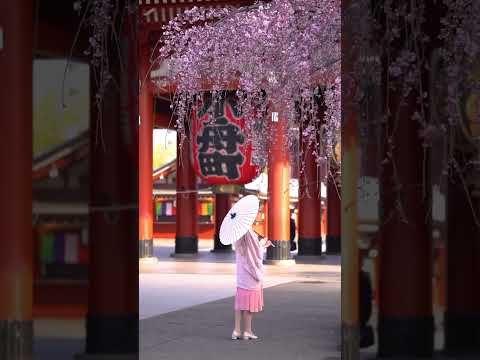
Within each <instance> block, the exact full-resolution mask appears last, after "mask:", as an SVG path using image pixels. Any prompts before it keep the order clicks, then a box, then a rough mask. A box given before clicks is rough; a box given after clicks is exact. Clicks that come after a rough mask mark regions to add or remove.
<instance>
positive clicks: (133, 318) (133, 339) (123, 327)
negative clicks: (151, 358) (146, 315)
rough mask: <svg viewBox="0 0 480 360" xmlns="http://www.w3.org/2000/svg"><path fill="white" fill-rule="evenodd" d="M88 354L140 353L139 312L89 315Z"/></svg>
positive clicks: (87, 325)
mask: <svg viewBox="0 0 480 360" xmlns="http://www.w3.org/2000/svg"><path fill="white" fill-rule="evenodd" d="M86 327H87V345H86V353H87V354H86V355H88V356H91V355H104V354H106V355H108V354H112V355H113V354H119V355H124V354H125V355H130V354H137V353H138V337H139V328H138V314H135V315H118V316H105V315H87V324H86Z"/></svg>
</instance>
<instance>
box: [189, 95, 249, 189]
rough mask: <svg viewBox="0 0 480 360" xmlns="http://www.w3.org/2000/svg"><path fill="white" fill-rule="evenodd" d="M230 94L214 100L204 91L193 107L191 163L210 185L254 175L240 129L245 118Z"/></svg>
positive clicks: (243, 180) (245, 180) (239, 181)
mask: <svg viewBox="0 0 480 360" xmlns="http://www.w3.org/2000/svg"><path fill="white" fill-rule="evenodd" d="M233 94H234V93H232V92H228V93H227V95H225V96H222V97H221V98H219V99H218V100H217V101H213V99H212V98H211V96H209V95H208V94H207V95H205V96H204V101H203V103H202V104H201V105H200V106H199V107H198V108H196V109H194V110H193V116H192V128H191V129H192V145H193V146H192V147H193V166H194V169H195V172H196V173H197V174H198V176H200V177H201V178H202V179H204V180H205V181H206V182H207V183H209V184H212V185H220V184H247V183H249V182H251V181H252V180H253V179H254V178H255V177H256V176H257V174H258V171H257V170H258V169H257V167H256V166H255V165H254V164H252V145H251V144H247V137H246V135H245V132H244V129H245V118H244V117H243V116H242V114H241V113H240V112H239V110H238V108H237V106H236V101H235V97H234V95H233Z"/></svg>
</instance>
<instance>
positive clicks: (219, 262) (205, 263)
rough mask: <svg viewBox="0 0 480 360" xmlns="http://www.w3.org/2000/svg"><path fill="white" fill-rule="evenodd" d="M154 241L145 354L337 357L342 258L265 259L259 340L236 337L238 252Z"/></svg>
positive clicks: (144, 282)
mask: <svg viewBox="0 0 480 360" xmlns="http://www.w3.org/2000/svg"><path fill="white" fill-rule="evenodd" d="M172 245H173V244H171V243H169V241H166V240H163V241H156V242H155V255H156V256H157V257H158V258H159V259H160V261H159V262H158V263H157V264H154V265H152V264H150V265H144V266H141V267H140V271H141V274H140V289H139V291H140V317H141V321H140V359H141V360H148V359H169V360H177V359H178V360H183V359H196V360H202V359H205V360H206V359H209V360H215V359H232V360H235V359H244V358H245V357H246V358H250V359H270V358H271V357H274V358H275V359H276V360H282V359H288V360H295V359H299V360H309V359H312V360H313V359H316V360H317V359H318V360H334V359H340V352H339V345H340V290H341V289H340V286H341V284H340V266H339V264H340V257H339V256H324V257H322V258H321V259H320V261H317V262H316V263H313V264H311V263H308V262H307V263H302V264H296V265H293V266H287V267H283V266H271V265H268V266H266V284H265V287H266V289H265V308H264V311H263V312H262V313H261V314H258V315H256V316H255V317H254V331H255V332H256V333H257V334H258V335H259V336H260V337H261V339H260V340H258V341H243V340H239V341H232V340H231V339H230V335H231V332H232V330H233V295H234V292H235V264H234V258H233V254H212V253H210V252H209V251H208V250H209V248H208V247H209V245H211V244H209V243H206V242H200V244H199V245H200V249H199V255H198V256H197V257H195V258H191V259H188V258H187V259H174V258H171V257H170V252H171V249H172Z"/></svg>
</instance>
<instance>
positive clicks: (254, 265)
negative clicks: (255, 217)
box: [235, 230, 264, 290]
mask: <svg viewBox="0 0 480 360" xmlns="http://www.w3.org/2000/svg"><path fill="white" fill-rule="evenodd" d="M235 258H236V262H237V287H239V288H242V289H247V290H258V289H260V288H261V287H262V282H263V275H264V272H263V247H262V246H261V245H260V242H259V241H258V235H257V234H256V233H255V232H254V231H252V230H249V231H248V232H247V233H246V234H245V235H244V236H242V237H241V238H240V239H239V240H237V241H236V242H235Z"/></svg>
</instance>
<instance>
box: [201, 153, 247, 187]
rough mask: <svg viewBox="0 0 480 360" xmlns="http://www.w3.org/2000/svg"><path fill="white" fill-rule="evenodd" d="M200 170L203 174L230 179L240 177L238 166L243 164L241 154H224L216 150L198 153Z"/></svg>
mask: <svg viewBox="0 0 480 360" xmlns="http://www.w3.org/2000/svg"><path fill="white" fill-rule="evenodd" d="M198 160H199V162H200V171H201V172H202V174H203V175H204V176H226V177H227V178H228V179H230V180H235V179H238V178H239V177H240V173H239V171H238V166H241V165H242V164H243V155H242V154H241V153H237V154H235V155H224V154H221V153H220V152H218V151H215V152H213V153H211V154H205V153H200V154H199V156H198Z"/></svg>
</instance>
